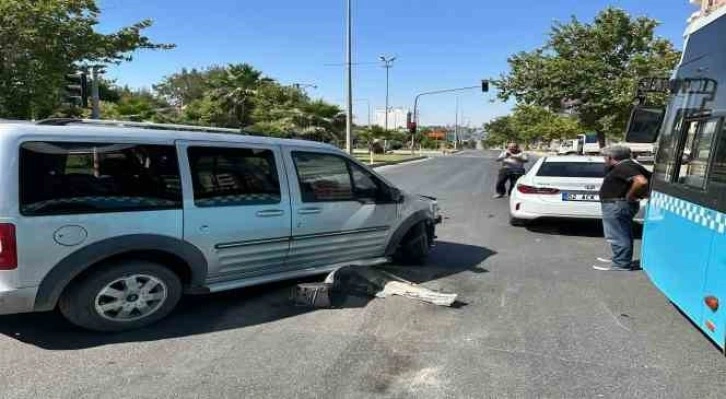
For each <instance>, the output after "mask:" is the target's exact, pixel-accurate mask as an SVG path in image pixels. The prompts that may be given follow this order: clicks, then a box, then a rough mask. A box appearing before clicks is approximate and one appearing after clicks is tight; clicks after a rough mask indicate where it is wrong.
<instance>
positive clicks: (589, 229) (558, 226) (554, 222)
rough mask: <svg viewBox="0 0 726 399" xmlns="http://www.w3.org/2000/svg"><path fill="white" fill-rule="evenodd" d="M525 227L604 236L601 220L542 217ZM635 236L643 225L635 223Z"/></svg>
mask: <svg viewBox="0 0 726 399" xmlns="http://www.w3.org/2000/svg"><path fill="white" fill-rule="evenodd" d="M525 228H526V229H527V230H528V231H530V232H532V233H540V234H551V235H561V236H577V237H602V236H603V231H602V222H601V221H599V220H577V219H541V220H534V221H532V222H530V223H528V224H527V225H526V226H525ZM633 230H634V233H635V238H636V239H640V238H641V237H642V235H643V227H642V226H641V225H639V224H634V226H633Z"/></svg>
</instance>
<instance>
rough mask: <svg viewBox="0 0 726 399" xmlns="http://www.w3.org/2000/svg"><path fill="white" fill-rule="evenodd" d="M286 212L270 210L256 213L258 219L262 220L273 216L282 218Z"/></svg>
mask: <svg viewBox="0 0 726 399" xmlns="http://www.w3.org/2000/svg"><path fill="white" fill-rule="evenodd" d="M284 214H285V212H284V211H283V210H282V209H268V210H264V211H258V212H257V213H256V215H257V217H260V218H269V217H273V216H282V215H284Z"/></svg>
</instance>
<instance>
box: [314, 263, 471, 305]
mask: <svg viewBox="0 0 726 399" xmlns="http://www.w3.org/2000/svg"><path fill="white" fill-rule="evenodd" d="M325 283H326V284H330V285H332V290H333V291H335V292H343V293H347V294H353V295H355V294H358V295H368V296H375V297H378V298H386V297H389V296H391V295H398V296H402V297H406V298H411V299H416V300H419V301H422V302H426V303H430V304H434V305H438V306H452V305H453V304H454V302H456V298H457V294H446V293H442V292H437V291H434V290H430V289H428V288H425V287H422V286H420V285H418V284H415V283H412V282H410V281H406V280H404V279H402V278H400V277H398V276H395V275H393V274H391V273H389V272H387V271H385V270H381V269H378V268H375V267H358V266H345V267H341V268H340V269H337V270H335V271H333V272H332V273H330V274H329V275H328V277H327V278H326V279H325Z"/></svg>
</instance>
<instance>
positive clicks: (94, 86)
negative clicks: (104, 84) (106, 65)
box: [91, 65, 101, 119]
mask: <svg viewBox="0 0 726 399" xmlns="http://www.w3.org/2000/svg"><path fill="white" fill-rule="evenodd" d="M100 68H101V67H100V66H98V65H94V66H92V67H91V79H93V80H92V81H91V119H101V104H100V100H101V99H100V95H99V91H98V84H99V81H98V76H99V74H100V72H101V71H100Z"/></svg>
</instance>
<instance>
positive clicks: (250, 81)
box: [211, 64, 272, 129]
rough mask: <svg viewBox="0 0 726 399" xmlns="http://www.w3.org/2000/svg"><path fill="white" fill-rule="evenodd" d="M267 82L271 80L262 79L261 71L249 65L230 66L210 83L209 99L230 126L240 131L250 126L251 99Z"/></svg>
mask: <svg viewBox="0 0 726 399" xmlns="http://www.w3.org/2000/svg"><path fill="white" fill-rule="evenodd" d="M268 82H272V79H269V78H266V77H263V76H262V72H261V71H258V70H257V69H255V68H254V67H253V66H251V65H249V64H234V65H232V64H231V65H229V66H228V67H227V68H226V73H225V74H223V75H222V76H220V77H219V78H218V79H217V80H216V81H214V82H212V87H213V88H214V89H213V90H212V92H211V98H212V100H214V101H215V102H217V103H218V104H219V106H220V107H222V109H223V110H224V111H225V112H226V114H227V116H228V118H229V119H230V124H234V125H235V126H236V127H239V128H240V129H242V128H244V127H245V126H247V125H249V124H250V115H251V114H252V98H253V97H254V96H255V94H257V89H258V88H259V86H260V85H261V84H263V83H268Z"/></svg>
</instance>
